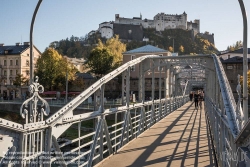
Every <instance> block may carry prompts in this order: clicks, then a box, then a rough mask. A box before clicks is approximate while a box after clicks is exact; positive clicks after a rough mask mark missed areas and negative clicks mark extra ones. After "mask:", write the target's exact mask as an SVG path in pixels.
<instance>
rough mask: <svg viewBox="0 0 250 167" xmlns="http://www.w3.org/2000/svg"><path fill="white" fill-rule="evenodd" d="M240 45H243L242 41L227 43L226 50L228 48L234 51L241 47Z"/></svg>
mask: <svg viewBox="0 0 250 167" xmlns="http://www.w3.org/2000/svg"><path fill="white" fill-rule="evenodd" d="M242 47H243V43H242V41H236V43H235V44H233V45H229V46H228V47H227V50H228V51H235V50H238V49H240V48H242Z"/></svg>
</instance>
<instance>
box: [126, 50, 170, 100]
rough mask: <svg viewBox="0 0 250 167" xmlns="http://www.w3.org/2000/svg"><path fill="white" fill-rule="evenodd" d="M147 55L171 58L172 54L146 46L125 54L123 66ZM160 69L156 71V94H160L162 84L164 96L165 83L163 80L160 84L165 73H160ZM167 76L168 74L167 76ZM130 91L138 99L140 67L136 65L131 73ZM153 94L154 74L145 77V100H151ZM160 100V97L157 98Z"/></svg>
mask: <svg viewBox="0 0 250 167" xmlns="http://www.w3.org/2000/svg"><path fill="white" fill-rule="evenodd" d="M145 55H158V56H171V52H169V51H167V50H164V49H160V48H158V47H155V46H152V45H146V46H143V47H140V48H137V49H133V50H130V51H127V52H124V53H123V64H124V63H127V62H129V61H131V60H134V59H136V58H138V57H141V56H145ZM160 70H161V69H160V68H157V69H156V70H155V92H156V94H158V92H159V85H160V84H162V87H161V88H162V95H164V93H163V92H164V81H163V80H162V81H161V82H162V83H160V82H159V81H160V80H159V76H160V73H161V75H162V76H163V75H164V74H165V71H163V70H162V71H161V72H160ZM165 75H166V74H165ZM130 81H131V82H130V90H131V91H132V92H133V94H135V95H136V99H138V90H139V65H138V64H137V65H135V66H132V67H131V71H130ZM173 84H174V83H173ZM151 92H152V74H151V73H147V74H146V75H145V99H146V100H149V99H150V97H151ZM156 98H159V97H156Z"/></svg>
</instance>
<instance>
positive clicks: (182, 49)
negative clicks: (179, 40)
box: [179, 45, 184, 53]
mask: <svg viewBox="0 0 250 167" xmlns="http://www.w3.org/2000/svg"><path fill="white" fill-rule="evenodd" d="M179 52H180V53H183V52H184V47H183V46H182V45H181V46H180V47H179Z"/></svg>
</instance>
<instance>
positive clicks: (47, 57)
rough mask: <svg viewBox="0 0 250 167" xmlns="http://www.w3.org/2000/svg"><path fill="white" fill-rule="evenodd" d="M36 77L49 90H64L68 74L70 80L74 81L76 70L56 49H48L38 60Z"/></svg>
mask: <svg viewBox="0 0 250 167" xmlns="http://www.w3.org/2000/svg"><path fill="white" fill-rule="evenodd" d="M36 65H37V69H36V71H35V75H37V76H38V77H39V83H40V84H42V85H43V86H44V88H45V89H47V90H60V89H64V87H65V83H66V82H65V81H66V73H67V74H68V80H73V79H74V76H75V73H76V71H77V70H76V68H75V67H74V66H73V65H72V64H71V63H69V62H67V59H66V58H64V57H62V56H61V55H60V54H59V53H58V52H57V51H56V50H55V49H53V48H48V49H47V50H45V51H44V53H43V54H42V55H41V57H40V58H38V60H37V64H36Z"/></svg>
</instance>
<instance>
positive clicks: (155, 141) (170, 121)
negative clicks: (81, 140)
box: [98, 102, 216, 167]
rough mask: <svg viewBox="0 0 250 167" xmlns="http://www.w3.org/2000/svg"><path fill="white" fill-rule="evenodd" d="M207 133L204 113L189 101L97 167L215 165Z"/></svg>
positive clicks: (204, 166) (207, 166) (199, 166)
mask: <svg viewBox="0 0 250 167" xmlns="http://www.w3.org/2000/svg"><path fill="white" fill-rule="evenodd" d="M203 108H204V106H203ZM208 132H209V129H208V127H207V123H206V119H205V112H204V110H203V109H198V110H197V109H195V107H194V103H191V102H188V103H187V104H185V105H184V106H183V107H181V108H179V109H177V110H176V111H174V112H173V113H171V114H170V115H168V116H167V117H165V118H163V119H162V120H161V121H159V122H158V123H156V124H155V125H154V126H152V127H151V128H150V129H149V130H147V131H145V132H144V133H143V134H142V135H140V136H139V137H138V138H137V139H136V140H133V141H131V142H130V143H128V144H127V145H126V146H125V147H124V148H122V149H121V150H120V151H119V152H117V154H115V155H113V156H110V157H109V158H107V159H106V160H104V161H102V162H101V163H100V164H98V166H101V167H125V166H126V167H141V166H147V167H148V166H152V167H158V166H159V167H163V166H164V167H165V166H167V167H170V166H171V167H172V166H173V167H182V166H185V167H187V166H195V167H197V166H198V167H210V166H216V165H215V162H214V156H213V149H212V144H211V140H210V134H209V133H208Z"/></svg>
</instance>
